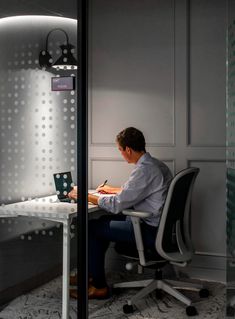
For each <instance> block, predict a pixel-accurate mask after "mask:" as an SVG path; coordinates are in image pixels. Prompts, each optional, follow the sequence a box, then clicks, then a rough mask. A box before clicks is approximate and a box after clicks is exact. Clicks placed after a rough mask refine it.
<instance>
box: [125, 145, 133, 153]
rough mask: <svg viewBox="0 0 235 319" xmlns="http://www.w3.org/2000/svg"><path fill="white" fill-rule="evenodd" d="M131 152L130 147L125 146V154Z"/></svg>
mask: <svg viewBox="0 0 235 319" xmlns="http://www.w3.org/2000/svg"><path fill="white" fill-rule="evenodd" d="M131 151H132V149H131V148H130V147H128V146H126V152H127V154H128V155H130V154H131Z"/></svg>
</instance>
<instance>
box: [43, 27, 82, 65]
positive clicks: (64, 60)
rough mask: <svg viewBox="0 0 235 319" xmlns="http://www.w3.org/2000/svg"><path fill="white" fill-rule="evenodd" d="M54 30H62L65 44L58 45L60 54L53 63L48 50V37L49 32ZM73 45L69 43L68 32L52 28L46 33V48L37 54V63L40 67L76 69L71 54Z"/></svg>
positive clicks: (74, 60)
mask: <svg viewBox="0 0 235 319" xmlns="http://www.w3.org/2000/svg"><path fill="white" fill-rule="evenodd" d="M54 31H62V32H63V33H64V34H65V37H66V44H62V45H60V48H61V51H62V54H61V56H60V57H59V59H58V60H56V62H55V63H53V58H52V56H51V54H50V53H49V51H48V38H49V36H50V34H51V33H52V32H54ZM73 49H74V45H72V44H70V43H69V37H68V34H67V33H66V32H65V31H64V30H63V29H60V28H58V29H53V30H51V31H50V32H49V33H48V34H47V38H46V49H45V50H42V51H41V52H40V54H39V64H40V66H41V67H42V68H45V67H46V68H51V67H52V68H55V69H63V70H66V69H67V70H70V69H72V70H75V69H77V61H76V59H75V57H74V56H73Z"/></svg>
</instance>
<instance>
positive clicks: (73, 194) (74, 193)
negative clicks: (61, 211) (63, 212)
mask: <svg viewBox="0 0 235 319" xmlns="http://www.w3.org/2000/svg"><path fill="white" fill-rule="evenodd" d="M68 197H69V198H71V199H77V198H78V187H77V186H74V187H73V189H72V190H71V192H69V193H68Z"/></svg>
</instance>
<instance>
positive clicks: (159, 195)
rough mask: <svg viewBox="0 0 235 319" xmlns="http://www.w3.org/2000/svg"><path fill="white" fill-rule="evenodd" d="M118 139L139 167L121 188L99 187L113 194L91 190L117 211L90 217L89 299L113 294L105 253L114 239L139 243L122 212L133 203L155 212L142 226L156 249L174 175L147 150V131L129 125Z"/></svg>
mask: <svg viewBox="0 0 235 319" xmlns="http://www.w3.org/2000/svg"><path fill="white" fill-rule="evenodd" d="M116 142H117V146H118V149H119V151H120V152H121V154H122V156H123V158H124V159H125V160H126V161H127V162H128V163H133V164H135V168H134V169H133V171H132V173H131V175H130V177H129V179H128V180H127V182H126V183H125V184H124V185H123V186H122V187H121V188H117V187H112V186H110V185H102V186H99V187H98V188H97V191H99V192H102V193H106V194H113V196H104V197H103V196H102V197H99V196H95V195H94V194H88V201H89V202H91V203H94V204H97V205H99V207H100V208H101V209H104V210H106V211H108V212H111V213H113V214H112V215H111V216H110V215H108V216H102V217H101V218H99V219H98V220H97V219H96V220H91V221H89V226H88V231H89V237H88V239H89V242H88V245H89V246H88V251H89V255H88V262H89V276H90V278H89V289H88V297H89V299H92V298H96V299H99V298H108V297H109V288H108V285H107V282H106V278H105V253H106V251H107V249H108V246H109V244H110V242H115V243H123V244H126V245H133V244H135V237H134V230H133V226H132V222H131V220H130V218H128V217H126V216H124V215H122V214H121V212H122V210H124V209H127V208H131V207H133V208H134V209H136V210H139V211H146V212H151V213H152V215H151V217H148V218H146V219H143V222H142V224H141V229H142V235H143V241H144V245H145V246H146V247H148V248H150V249H151V248H153V249H154V245H155V239H156V232H157V227H158V224H159V220H160V216H161V212H162V208H163V205H164V202H165V198H166V194H167V190H168V187H169V184H170V181H171V179H172V175H171V172H170V170H169V168H168V167H167V166H166V165H165V164H164V163H163V162H161V161H159V160H158V159H156V158H153V157H151V155H150V154H149V153H147V152H146V150H145V138H144V135H143V133H142V132H141V131H139V130H138V129H136V128H134V127H128V128H126V129H125V130H123V131H121V132H120V133H119V134H118V135H117V137H116ZM69 197H70V198H77V188H74V189H73V190H72V192H70V194H69ZM71 296H72V297H75V298H76V297H77V294H76V290H73V291H71Z"/></svg>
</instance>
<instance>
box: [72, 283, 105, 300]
mask: <svg viewBox="0 0 235 319" xmlns="http://www.w3.org/2000/svg"><path fill="white" fill-rule="evenodd" d="M69 295H70V298H74V299H78V292H77V289H70V290H69ZM109 297H110V293H109V288H108V287H104V288H95V287H94V286H92V285H90V286H89V288H88V299H107V298H109Z"/></svg>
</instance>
